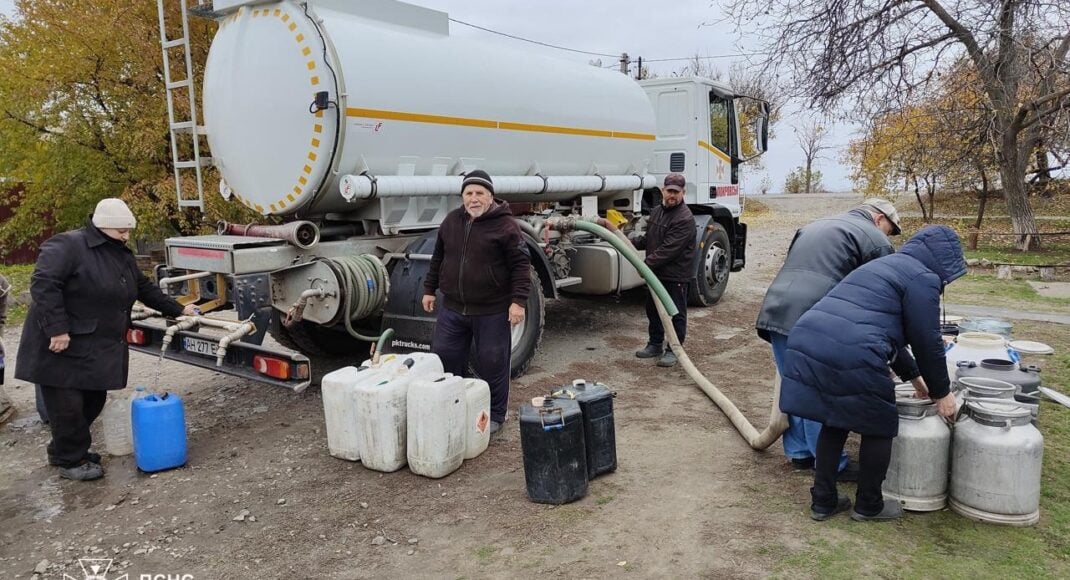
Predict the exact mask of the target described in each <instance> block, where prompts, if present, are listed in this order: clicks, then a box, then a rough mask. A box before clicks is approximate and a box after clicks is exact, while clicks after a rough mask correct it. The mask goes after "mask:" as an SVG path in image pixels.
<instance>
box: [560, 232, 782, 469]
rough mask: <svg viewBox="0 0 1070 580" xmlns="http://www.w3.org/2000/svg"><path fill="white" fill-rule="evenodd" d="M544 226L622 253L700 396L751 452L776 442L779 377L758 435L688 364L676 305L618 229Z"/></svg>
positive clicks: (779, 427) (779, 432)
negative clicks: (675, 320) (577, 233)
mask: <svg viewBox="0 0 1070 580" xmlns="http://www.w3.org/2000/svg"><path fill="white" fill-rule="evenodd" d="M595 219H596V221H600V220H601V218H595ZM546 226H547V227H549V228H552V229H556V230H559V231H568V230H571V229H576V230H581V231H585V232H590V233H592V234H595V235H596V236H598V237H600V238H602V239H603V240H605V241H606V242H609V244H610V245H611V246H613V248H614V249H616V250H617V251H618V252H620V253H621V255H623V256H624V258H625V259H627V260H628V262H629V263H631V265H632V266H634V267H635V269H636V270H638V271H639V274H640V275H641V276H642V277H643V280H645V281H646V283H647V288H649V290H650V293H651V295H652V296H653V297H654V306H655V307H656V308H657V310H658V316H659V317H660V318H661V324H662V326H663V327H664V328H665V335H666V336H667V337H668V339H669V347H670V348H672V351H673V353H674V354H676V358H677V359H678V360H679V361H680V364H681V366H683V368H684V371H685V372H687V375H688V376H689V377H691V379H692V380H693V381H695V383H696V384H697V385H698V387H699V388H700V389H701V390H702V392H703V393H705V394H706V396H708V397H709V398H710V400H712V401H713V403H714V404H715V405H717V407H718V408H719V409H721V412H723V413H724V414H725V416H726V417H728V420H729V421H731V423H732V426H733V427H735V428H736V431H738V432H739V434H740V435H741V436H742V437H743V439H744V440H746V441H747V444H748V445H750V446H751V447H752V448H754V449H758V450H761V449H766V448H768V447H769V446H770V445H772V444H773V443H775V442H776V440H777V439H779V438H780V436H781V435H782V434H783V433H784V431H786V430H787V428H788V417H787V415H785V414H784V413H782V412H780V374H779V373H778V374H777V375H776V378H775V379H774V380H773V405H772V408H771V409H770V410H769V425H768V426H767V427H766V428H765V429H764V430H763V431H761V432H760V433H759V432H758V429H756V428H755V427H754V425H751V423H750V421H748V420H747V418H746V417H745V416H744V415H743V413H742V412H740V410H739V408H738V407H736V405H735V404H734V403H733V402H732V401H731V400H730V399H729V398H728V397H726V396H725V394H724V393H722V392H721V391H720V389H718V388H717V387H716V386H714V384H713V383H711V382H710V381H709V379H707V378H706V377H704V376H703V375H702V373H700V372H699V371H698V369H697V368H696V367H695V364H694V363H692V362H691V357H689V356H687V352H686V351H684V347H683V346H682V345H681V344H680V339H679V338H678V337H677V336H676V330H675V329H674V328H673V326H672V317H673V316H674V315H676V313H677V312H678V310H677V308H676V305H675V304H673V302H672V299H671V298H670V297H669V294H668V292H666V291H665V287H664V286H662V285H661V282H659V281H658V278H657V276H655V275H654V273H653V272H652V271H651V270H650V268H648V267H647V265H646V264H644V263H643V261H642V260H641V259H640V258H639V254H638V253H637V251H636V249H635V246H633V245H632V243H631V241H630V240H628V238H626V237H625V236H624V234H622V233H621V232H620V231H619V230H618V231H617V233H616V234H614V233H612V232H610V231H609V230H608V229H606V228H604V227H602V226H600V225H598V224H597V223H593V222H592V221H588V220H586V219H583V218H580V219H577V218H560V217H555V218H550V219H548V220H547V221H546Z"/></svg>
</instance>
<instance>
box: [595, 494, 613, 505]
mask: <svg viewBox="0 0 1070 580" xmlns="http://www.w3.org/2000/svg"><path fill="white" fill-rule="evenodd" d="M614 499H615V498H614V497H613V496H611V495H603V496H602V497H600V498H598V499H597V500H595V502H594V503H596V504H598V505H606V504H607V503H609V502H611V501H613V500H614Z"/></svg>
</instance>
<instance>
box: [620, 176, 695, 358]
mask: <svg viewBox="0 0 1070 580" xmlns="http://www.w3.org/2000/svg"><path fill="white" fill-rule="evenodd" d="M685 191H687V179H686V178H685V177H684V176H683V175H682V174H680V173H670V174H668V175H666V176H665V182H664V185H663V186H662V188H661V205H659V206H657V207H655V208H653V209H652V210H650V217H649V218H648V219H647V229H646V235H645V236H642V237H639V238H636V239H634V240H632V241H633V243H634V244H635V247H636V248H637V249H640V250H646V259H645V260H644V262H645V263H646V265H647V266H649V267H650V269H651V270H653V271H654V274H655V275H656V276H657V277H658V281H660V282H661V283H662V284H663V285H664V286H665V290H667V291H668V293H669V296H670V297H672V301H673V303H674V304H676V308H677V309H678V310H679V311H680V312H679V313H678V314H677V315H676V316H673V317H672V326H673V329H674V330H675V331H676V336H677V338H679V339H680V344H683V343H684V337H685V336H686V335H687V290H688V286H689V285H690V283H691V278H692V277H693V276H694V261H695V218H694V217H693V216H692V215H691V208H689V207H687V204H686V203H684V192H685ZM646 317H647V320H648V321H649V326H648V329H647V332H648V335H649V338H648V340H647V345H646V346H645V347H644V348H643V349H641V350H639V351H637V352H636V353H635V356H637V357H639V358H654V357H660V358H658V363H657V364H658V366H659V367H671V366H674V365H675V364H676V355H675V354H673V352H672V350H671V349H667V348H665V328H664V327H663V326H662V325H661V318H659V317H658V311H657V308H656V307H655V306H654V298H653V297H652V296H650V295H647V298H646Z"/></svg>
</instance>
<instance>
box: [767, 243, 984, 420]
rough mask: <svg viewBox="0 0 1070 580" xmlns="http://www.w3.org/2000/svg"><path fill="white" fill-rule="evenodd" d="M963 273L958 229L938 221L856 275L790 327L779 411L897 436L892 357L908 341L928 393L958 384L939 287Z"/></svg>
mask: <svg viewBox="0 0 1070 580" xmlns="http://www.w3.org/2000/svg"><path fill="white" fill-rule="evenodd" d="M965 273H966V261H965V260H964V259H963V256H962V247H961V246H960V244H959V239H958V236H957V235H956V234H955V232H954V231H953V230H951V229H950V228H948V227H946V226H930V227H927V228H925V229H923V230H921V231H920V232H918V233H917V234H916V235H915V236H914V237H913V238H911V239H910V241H908V242H907V243H906V244H904V245H903V248H902V249H901V250H900V251H899V252H898V253H896V254H892V255H890V256H885V257H883V258H879V259H877V260H874V261H872V262H869V263H868V264H865V265H864V266H862V267H860V268H858V269H857V270H855V271H854V272H851V273H850V274H848V275H847V277H846V278H844V279H843V281H841V282H840V283H839V284H837V285H836V287H835V288H833V289H832V291H830V292H829V293H828V295H826V296H825V297H824V298H822V299H821V300H820V301H818V303H817V304H815V305H814V307H813V308H811V309H810V310H809V311H807V312H806V313H805V314H803V315H802V317H801V318H799V321H798V323H797V324H796V325H795V328H793V329H792V331H791V333H790V334H789V335H788V348H787V357H786V359H787V360H786V361H785V369H784V371H785V372H784V379H783V384H782V386H781V399H780V409H781V410H782V411H784V412H785V413H788V414H791V415H796V416H799V417H805V418H807V419H813V420H815V421H819V422H821V423H823V424H825V425H829V426H831V427H837V428H840V429H847V430H850V431H854V432H856V433H861V434H863V435H875V436H880V437H894V436H895V435H896V434H897V433H898V432H899V419H898V415H897V413H896V409H895V383H894V382H893V381H892V379H891V377H890V376H889V373H888V367H889V363H890V361H894V359H895V358H896V351H897V350H899V349H900V348H902V347H905V346H907V345H909V346H910V347H911V350H912V351H913V354H914V358H915V359H916V360H917V367H918V369H919V370H920V372H921V376H922V377H924V379H925V383H926V385H927V386H928V388H929V393H930V396H931V397H932V398H934V399H939V398H941V397H944V396H945V395H947V394H948V392H950V381H949V379H948V376H947V366H946V365H945V362H944V343H943V339H942V338H941V337H940V294H941V293H942V292H943V288H944V286H946V285H947V284H950V283H951V282H952V281H953V280H955V279H957V278H959V277H960V276H962V275H963V274H965ZM897 363H898V361H895V362H892V366H893V368H895V367H896V365H897ZM897 372H898V369H897Z"/></svg>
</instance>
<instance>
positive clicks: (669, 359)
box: [658, 350, 676, 367]
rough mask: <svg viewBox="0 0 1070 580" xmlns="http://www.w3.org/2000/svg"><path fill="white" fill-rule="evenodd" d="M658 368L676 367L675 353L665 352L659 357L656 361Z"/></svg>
mask: <svg viewBox="0 0 1070 580" xmlns="http://www.w3.org/2000/svg"><path fill="white" fill-rule="evenodd" d="M658 366H659V367H674V366H676V353H674V352H673V351H671V350H667V351H665V354H663V355H661V358H659V359H658Z"/></svg>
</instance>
